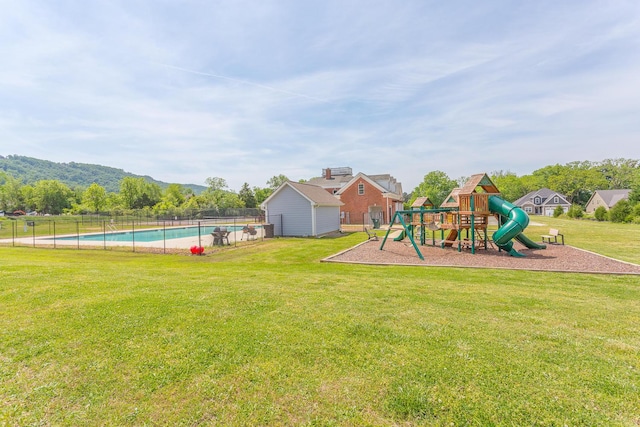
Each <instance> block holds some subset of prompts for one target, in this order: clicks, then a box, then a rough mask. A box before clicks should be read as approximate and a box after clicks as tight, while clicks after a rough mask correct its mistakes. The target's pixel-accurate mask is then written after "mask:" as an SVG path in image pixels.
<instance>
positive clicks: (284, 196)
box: [260, 181, 343, 237]
mask: <svg viewBox="0 0 640 427" xmlns="http://www.w3.org/2000/svg"><path fill="white" fill-rule="evenodd" d="M342 205H343V203H342V202H341V201H340V200H338V199H337V198H336V197H335V196H333V195H332V194H331V193H329V192H328V191H326V190H325V189H323V188H322V187H319V186H317V185H310V184H302V183H299V182H293V181H287V182H285V183H283V184H282V185H281V186H280V187H278V188H277V189H276V190H275V191H274V192H273V194H271V196H269V197H268V198H267V199H266V200H265V201H264V202H262V204H261V205H260V207H261V208H262V209H263V210H264V211H265V220H266V222H267V223H270V224H273V226H274V227H273V232H274V233H273V234H274V235H275V236H297V237H308V236H313V237H317V236H322V235H324V234H328V233H332V232H334V231H338V230H340V206H342Z"/></svg>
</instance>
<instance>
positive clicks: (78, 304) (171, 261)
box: [0, 217, 640, 426]
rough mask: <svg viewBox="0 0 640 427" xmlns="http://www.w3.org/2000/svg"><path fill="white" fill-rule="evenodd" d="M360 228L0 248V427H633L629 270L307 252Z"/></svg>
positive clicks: (636, 292) (584, 233)
mask: <svg viewBox="0 0 640 427" xmlns="http://www.w3.org/2000/svg"><path fill="white" fill-rule="evenodd" d="M532 221H534V222H535V221H537V222H544V223H545V225H544V226H539V227H533V226H531V227H529V229H528V230H527V234H528V235H529V236H530V237H532V238H534V239H535V240H539V235H540V234H546V232H548V229H549V227H550V226H553V227H555V228H559V229H560V230H561V232H563V233H565V236H566V239H567V243H569V244H572V245H575V246H579V247H584V248H585V249H590V250H594V251H598V252H600V253H605V254H607V255H609V256H615V257H617V258H620V259H626V260H627V261H634V262H638V261H639V260H640V243H638V242H640V239H639V238H638V237H639V234H640V231H639V230H640V228H639V227H638V226H628V227H624V226H620V227H617V226H614V225H613V224H609V223H606V224H598V223H593V222H587V221H584V222H582V221H568V220H560V219H553V218H550V219H548V218H537V217H532ZM364 239H365V235H364V233H355V234H352V235H348V236H345V237H341V238H336V239H273V240H267V241H265V242H261V243H259V244H255V245H251V246H245V247H242V248H237V249H229V250H226V251H223V252H219V253H216V254H214V255H208V256H204V257H191V256H184V255H152V254H140V253H127V252H118V251H102V250H82V251H77V250H68V249H57V250H53V249H32V248H27V247H21V248H11V247H0V425H4V424H6V425H10V426H13V425H20V426H22V425H74V426H76V425H96V424H99V425H148V424H152V425H155V424H159V425H514V426H521V425H538V424H539V425H589V426H595V425H620V426H637V425H639V424H640V405H639V404H638V402H640V304H639V303H638V301H640V278H639V277H637V276H603V275H578V274H561V273H540V272H522V271H499V270H482V271H478V270H468V269H442V268H437V269H430V268H424V267H376V266H361V265H337V264H328V263H321V262H319V260H320V259H321V258H323V257H325V256H327V255H330V254H332V253H335V252H337V251H339V250H342V249H344V248H347V247H350V246H352V245H354V244H356V243H358V242H361V241H363V240H364Z"/></svg>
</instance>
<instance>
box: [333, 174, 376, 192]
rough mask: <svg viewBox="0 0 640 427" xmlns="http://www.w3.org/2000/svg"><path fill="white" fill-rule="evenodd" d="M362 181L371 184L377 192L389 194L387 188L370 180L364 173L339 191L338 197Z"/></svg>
mask: <svg viewBox="0 0 640 427" xmlns="http://www.w3.org/2000/svg"><path fill="white" fill-rule="evenodd" d="M360 179H363V180H365V181H366V182H368V183H369V184H371V185H372V186H373V187H374V188H375V189H376V190H378V191H380V192H381V193H388V191H387V189H386V188H384V187H383V186H381V185H380V184H378V183H377V182H375V181H374V180H372V179H371V178H369V177H368V176H367V175H365V174H363V173H362V172H358V174H357V175H356V176H354V177H353V178H352V179H351V181H349V182H348V183H346V184H345V185H344V186H343V187H342V188H341V189H340V190H338V191H337V192H336V195H340V194H342V193H344V192H345V191H346V190H347V188H349V187H351V186H352V185H354V184H355V183H356V182H358V181H359V180H360Z"/></svg>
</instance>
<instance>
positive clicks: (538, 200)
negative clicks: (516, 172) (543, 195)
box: [533, 197, 540, 205]
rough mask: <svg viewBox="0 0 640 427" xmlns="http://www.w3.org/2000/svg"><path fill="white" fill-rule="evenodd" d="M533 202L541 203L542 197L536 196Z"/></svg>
mask: <svg viewBox="0 0 640 427" xmlns="http://www.w3.org/2000/svg"><path fill="white" fill-rule="evenodd" d="M533 203H535V204H536V205H539V204H540V197H536V198H535V199H533Z"/></svg>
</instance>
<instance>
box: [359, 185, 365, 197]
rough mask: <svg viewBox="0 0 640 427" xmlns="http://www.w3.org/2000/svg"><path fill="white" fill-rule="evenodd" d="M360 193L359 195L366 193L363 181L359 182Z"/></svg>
mask: <svg viewBox="0 0 640 427" xmlns="http://www.w3.org/2000/svg"><path fill="white" fill-rule="evenodd" d="M358 195H359V196H362V195H364V184H363V183H360V184H358Z"/></svg>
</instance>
